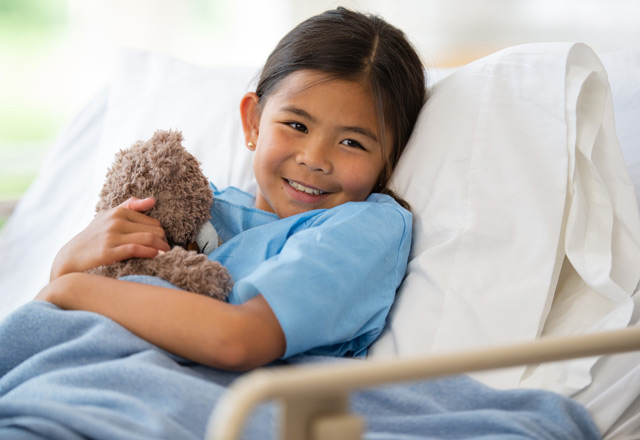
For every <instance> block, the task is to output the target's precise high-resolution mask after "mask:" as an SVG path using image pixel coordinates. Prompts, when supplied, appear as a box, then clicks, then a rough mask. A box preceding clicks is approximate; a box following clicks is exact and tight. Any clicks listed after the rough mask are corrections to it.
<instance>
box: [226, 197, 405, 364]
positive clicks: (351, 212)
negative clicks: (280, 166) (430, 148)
mask: <svg viewBox="0 0 640 440" xmlns="http://www.w3.org/2000/svg"><path fill="white" fill-rule="evenodd" d="M385 197H386V196H385ZM384 200H385V201H386V199H384ZM411 221H412V220H411V214H410V213H409V212H408V211H406V210H404V209H403V208H401V207H400V206H399V205H397V204H396V203H395V202H394V201H387V202H386V203H378V202H369V201H367V202H356V203H347V204H344V205H340V206H338V207H336V208H333V209H330V210H325V211H320V213H316V214H313V213H311V214H309V215H308V216H305V215H301V216H295V217H292V218H289V219H282V220H279V221H277V222H272V223H269V224H267V225H264V226H262V227H257V228H253V229H251V230H249V231H247V232H246V233H244V234H240V235H241V236H242V240H241V241H243V242H244V245H243V244H242V243H236V245H233V246H231V248H230V249H228V251H227V257H228V258H227V259H226V263H228V264H229V265H230V266H231V268H232V275H233V271H235V267H236V266H242V269H238V271H236V272H237V273H236V274H235V275H238V278H236V280H237V281H236V284H235V286H234V291H233V292H232V299H231V302H244V301H246V300H248V299H250V298H252V297H253V296H255V295H257V294H262V296H263V297H264V298H265V299H266V300H267V302H268V303H269V305H270V307H271V309H272V310H273V312H274V314H275V315H276V317H277V319H278V321H279V323H280V325H281V327H282V330H283V331H284V334H285V337H286V344H287V348H286V353H285V356H284V357H289V356H293V355H295V354H299V353H305V354H322V355H332V356H345V355H347V356H348V355H350V356H363V355H365V354H366V351H367V347H368V346H369V345H370V344H371V343H372V342H373V341H375V339H376V338H377V337H378V335H379V334H380V332H381V331H382V329H383V328H384V325H385V320H386V316H387V314H388V312H389V309H390V308H391V305H392V303H393V300H394V298H395V293H396V290H397V288H398V286H399V285H400V283H401V281H402V279H403V277H404V274H405V271H406V266H407V260H408V256H409V248H410V244H411ZM272 228H280V229H282V228H284V230H279V231H278V232H277V233H276V232H274V231H269V229H272ZM272 232H273V233H272ZM268 237H284V238H282V239H279V238H268ZM238 238H240V237H238ZM246 246H250V247H251V249H252V251H253V253H254V256H256V258H258V259H259V258H262V257H264V258H263V260H262V262H260V263H259V264H255V265H251V264H250V263H248V262H243V264H242V265H237V264H236V262H237V261H236V260H238V258H240V257H238V256H239V255H246V251H247V250H248V249H249V248H247V249H245V250H244V251H243V250H242V249H241V248H243V247H246ZM223 253H224V252H223ZM223 260H224V258H223ZM222 262H223V264H225V261H222Z"/></svg>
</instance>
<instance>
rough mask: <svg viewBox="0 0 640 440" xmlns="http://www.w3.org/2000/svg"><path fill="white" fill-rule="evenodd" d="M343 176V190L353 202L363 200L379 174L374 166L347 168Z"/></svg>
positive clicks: (371, 189)
mask: <svg viewBox="0 0 640 440" xmlns="http://www.w3.org/2000/svg"><path fill="white" fill-rule="evenodd" d="M345 171H346V172H345V173H344V176H343V188H344V189H345V190H346V191H347V192H348V193H349V194H350V195H351V196H352V199H353V200H365V199H366V198H367V197H368V196H369V194H371V192H372V191H373V189H374V188H373V187H374V186H375V184H376V182H377V181H378V176H379V172H377V167H376V166H375V165H371V164H370V165H368V166H366V167H353V168H350V169H349V168H347V169H346V170H345Z"/></svg>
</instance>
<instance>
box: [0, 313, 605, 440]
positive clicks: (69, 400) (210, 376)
mask: <svg viewBox="0 0 640 440" xmlns="http://www.w3.org/2000/svg"><path fill="white" fill-rule="evenodd" d="M307 362H334V360H331V359H328V358H310V357H298V358H295V359H292V360H290V361H288V363H307ZM341 362H345V361H344V360H341ZM346 362H363V361H358V360H347V361H346ZM268 368H269V367H268ZM237 377H239V374H238V373H229V372H224V371H220V370H216V369H213V368H208V367H205V366H202V365H199V364H195V363H193V362H189V361H187V360H185V359H182V358H180V357H178V356H175V355H172V354H171V353H168V352H166V351H163V350H161V349H159V348H157V347H156V346H154V345H152V344H149V343H148V342H146V341H144V340H142V339H140V338H138V337H136V336H135V335H133V334H131V333H130V332H128V331H127V330H125V329H124V328H122V327H121V326H119V325H118V324H116V323H114V322H113V321H111V320H109V319H107V318H105V317H103V316H100V315H97V314H93V313H88V312H67V311H62V310H60V309H58V308H57V307H55V306H53V305H51V304H48V303H44V302H40V301H34V302H32V303H29V304H27V305H25V306H24V307H22V308H21V309H19V310H18V311H16V312H14V313H13V314H12V315H10V316H9V317H8V318H7V319H5V320H4V321H3V322H2V323H0V438H1V439H42V438H46V439H64V440H73V439H87V438H90V439H108V440H118V439H126V440H135V439H172V440H174V439H203V438H204V433H205V428H206V423H207V421H208V417H209V415H210V413H211V411H212V409H213V408H214V407H215V405H216V402H217V401H218V399H219V398H220V396H221V395H223V393H225V392H226V391H227V388H228V386H229V384H231V383H232V382H233V381H234V380H235V379H236V378H237ZM352 407H353V409H354V411H357V412H359V413H361V414H363V415H364V416H365V418H366V420H367V437H366V438H368V439H372V440H373V439H416V440H417V439H421V440H424V439H435V438H438V439H449V438H458V439H459V438H477V439H481V438H482V439H488V438H492V439H494V438H498V439H520V438H529V439H530V438H538V439H578V438H580V439H595V438H600V436H599V434H598V431H597V429H596V427H595V425H594V424H593V422H592V420H591V418H590V416H589V414H588V413H587V412H586V411H585V410H584V409H583V408H582V407H580V406H579V405H578V404H577V403H575V402H573V401H571V400H570V399H565V398H563V397H561V396H558V395H555V394H552V393H548V392H542V391H532V390H514V391H495V390H492V389H489V388H487V387H485V386H483V385H481V384H479V383H478V382H475V381H473V380H471V379H470V378H468V377H454V378H447V379H442V380H435V381H423V382H416V383H412V384H407V385H398V386H387V387H383V388H379V389H372V390H365V391H361V392H358V393H356V394H355V395H354V396H353V399H352ZM277 411H278V409H277V407H276V406H275V405H274V404H265V405H262V406H261V407H259V408H258V410H256V411H255V412H254V414H253V415H252V417H251V420H250V421H249V423H248V424H247V428H246V430H245V433H244V438H246V439H260V440H262V439H270V438H277V435H276V434H274V433H277V427H276V423H277V417H276V416H277V414H276V413H277Z"/></svg>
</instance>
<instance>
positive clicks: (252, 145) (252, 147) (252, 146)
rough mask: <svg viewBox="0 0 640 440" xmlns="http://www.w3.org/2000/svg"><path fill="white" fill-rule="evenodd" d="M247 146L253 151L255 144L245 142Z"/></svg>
mask: <svg viewBox="0 0 640 440" xmlns="http://www.w3.org/2000/svg"><path fill="white" fill-rule="evenodd" d="M247 147H248V148H249V150H251V151H253V150H255V149H256V144H254V143H253V142H247Z"/></svg>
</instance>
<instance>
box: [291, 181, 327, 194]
mask: <svg viewBox="0 0 640 440" xmlns="http://www.w3.org/2000/svg"><path fill="white" fill-rule="evenodd" d="M286 181H287V183H288V184H289V186H290V187H291V188H293V189H295V190H296V191H300V192H303V193H306V194H309V195H311V196H321V195H323V194H327V192H326V191H320V190H319V189H316V188H309V187H307V186H304V185H301V184H299V183H298V182H294V181H293V180H289V179H286Z"/></svg>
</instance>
